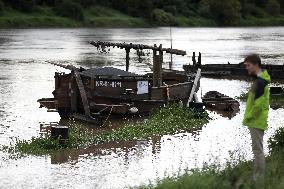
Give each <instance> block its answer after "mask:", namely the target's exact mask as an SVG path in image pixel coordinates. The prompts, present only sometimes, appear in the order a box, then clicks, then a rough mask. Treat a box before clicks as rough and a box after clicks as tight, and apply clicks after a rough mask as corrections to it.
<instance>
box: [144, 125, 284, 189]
mask: <svg viewBox="0 0 284 189" xmlns="http://www.w3.org/2000/svg"><path fill="white" fill-rule="evenodd" d="M269 148H270V155H269V156H268V157H266V175H265V179H264V187H261V186H259V184H257V183H254V182H252V174H253V173H252V167H253V165H252V162H251V161H249V162H244V161H240V162H239V163H236V162H235V163H233V164H230V163H228V164H227V166H226V168H225V169H220V166H218V165H215V166H210V167H205V168H203V169H201V170H192V171H187V172H186V173H185V174H183V175H180V176H178V177H175V178H165V179H163V180H160V181H158V183H157V184H154V185H149V186H141V187H140V188H141V189H154V188H155V189H191V188H192V189H231V188H232V189H234V188H236V189H259V188H266V189H282V188H284V128H280V129H278V130H277V131H276V133H275V135H274V136H272V137H271V138H270V139H269Z"/></svg>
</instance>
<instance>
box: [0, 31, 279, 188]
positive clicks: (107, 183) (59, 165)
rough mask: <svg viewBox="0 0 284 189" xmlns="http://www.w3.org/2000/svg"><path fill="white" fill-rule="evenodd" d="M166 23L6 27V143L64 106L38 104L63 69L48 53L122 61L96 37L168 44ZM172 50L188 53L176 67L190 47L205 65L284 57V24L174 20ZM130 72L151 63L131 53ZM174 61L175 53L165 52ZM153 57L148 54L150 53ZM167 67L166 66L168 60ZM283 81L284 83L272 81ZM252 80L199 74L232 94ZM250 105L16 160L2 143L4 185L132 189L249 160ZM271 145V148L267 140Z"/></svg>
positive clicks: (2, 63)
mask: <svg viewBox="0 0 284 189" xmlns="http://www.w3.org/2000/svg"><path fill="white" fill-rule="evenodd" d="M169 36H170V35H169V28H153V29H17V30H14V29H12V30H0V144H2V145H9V144H10V143H12V144H13V143H14V139H13V138H14V137H17V138H19V139H30V138H31V137H33V136H38V135H39V133H40V123H42V122H43V123H49V122H58V121H60V117H59V116H58V114H57V113H47V112H46V110H45V109H39V108H38V107H39V104H38V103H37V102H36V101H37V99H39V98H42V97H52V94H51V92H52V91H53V89H54V81H53V79H54V78H53V76H54V72H55V71H66V70H64V69H61V68H58V67H55V66H53V65H51V64H49V63H47V62H46V61H56V62H59V63H70V64H73V65H75V66H82V67H86V68H90V67H96V66H115V67H117V68H124V64H123V60H124V52H122V51H120V50H118V49H111V51H110V53H108V54H106V55H102V54H99V53H97V52H96V49H95V48H94V47H92V46H90V45H88V44H87V41H89V40H102V41H103V40H107V41H121V42H123V41H125V42H134V43H144V44H149V45H152V44H154V43H156V44H160V43H162V44H163V45H164V47H169V46H170V37H169ZM173 41H174V43H173V46H174V48H179V49H185V50H187V52H188V53H189V55H187V56H186V57H176V56H174V68H175V69H179V70H180V69H181V68H182V65H183V64H187V63H188V62H189V61H191V57H190V55H191V52H192V51H196V52H199V51H200V52H202V53H203V59H202V61H203V63H208V64H210V63H227V62H228V61H229V62H231V63H238V62H240V61H241V60H242V59H243V56H245V54H247V53H249V52H258V53H260V54H262V56H263V61H264V62H265V63H273V64H283V63H284V53H283V52H284V27H267V28H182V29H179V28H173ZM131 57H132V59H131V67H130V71H132V72H136V73H144V72H147V71H149V67H148V66H147V64H145V63H139V62H138V58H137V56H135V55H134V53H133V54H132V55H131ZM165 60H166V61H169V56H167V57H165ZM144 61H145V62H150V61H151V57H144ZM165 67H167V65H165ZM274 84H279V85H282V86H283V83H274ZM248 86H249V83H248V82H246V81H239V80H228V79H208V78H203V79H202V80H201V89H202V90H200V91H199V95H201V93H202V94H204V93H205V92H207V91H209V90H218V91H220V92H222V93H224V94H226V95H229V96H232V97H234V96H238V95H240V93H241V92H243V91H246V89H247V87H248ZM244 105H245V104H244V103H241V107H240V108H241V110H240V112H239V113H238V114H237V115H235V116H234V117H232V118H227V117H223V115H221V114H217V113H214V112H209V113H210V116H211V117H212V118H213V120H211V121H210V123H208V124H207V125H205V126H204V127H203V128H202V130H200V131H196V132H194V133H181V134H177V135H173V136H168V135H166V136H162V137H156V138H153V139H152V140H148V141H130V142H122V143H109V144H103V145H99V146H96V147H89V148H86V149H79V150H66V151H62V152H57V153H54V154H52V155H47V156H41V157H38V156H27V157H22V158H19V159H12V158H9V154H7V153H4V152H2V151H0V188H102V189H106V188H127V187H137V186H140V185H143V184H149V183H155V181H156V179H162V178H164V177H165V176H176V175H178V174H180V173H183V172H184V170H185V169H192V168H200V167H202V166H203V165H204V164H205V163H206V164H212V163H218V164H221V165H224V164H225V163H226V162H227V161H234V160H235V159H239V158H243V159H246V160H250V159H251V158H252V154H251V149H250V138H249V133H248V130H247V129H246V128H245V127H243V126H242V124H241V121H242V118H243V113H244ZM269 125H270V127H269V130H268V131H267V132H266V135H265V141H267V140H268V138H269V137H270V136H271V135H272V134H273V132H274V131H275V129H277V128H278V127H280V126H284V109H281V108H280V109H277V110H273V109H271V110H270V114H269ZM265 152H266V154H268V149H267V142H265Z"/></svg>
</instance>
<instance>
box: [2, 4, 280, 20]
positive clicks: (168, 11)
mask: <svg viewBox="0 0 284 189" xmlns="http://www.w3.org/2000/svg"><path fill="white" fill-rule="evenodd" d="M98 5H100V6H105V7H109V8H113V9H117V10H119V11H120V12H122V13H125V14H128V15H131V16H134V17H141V18H144V19H147V20H149V21H151V22H153V23H157V24H159V25H175V24H176V23H175V22H176V19H175V18H176V17H177V16H183V17H187V18H190V17H203V18H208V19H212V20H214V21H215V22H216V23H217V24H218V25H221V26H234V25H238V24H239V22H240V20H241V19H246V18H248V17H250V16H254V17H266V16H278V15H280V14H282V13H284V0H223V1H220V0H0V12H3V10H4V9H6V8H7V7H8V8H12V9H16V10H19V11H23V12H27V13H29V12H33V11H35V9H36V7H37V6H49V7H52V8H53V10H54V11H55V12H56V14H58V15H60V16H64V17H69V18H72V19H75V20H84V10H85V9H88V8H89V7H91V6H98Z"/></svg>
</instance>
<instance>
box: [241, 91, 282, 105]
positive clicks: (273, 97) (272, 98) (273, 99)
mask: <svg viewBox="0 0 284 189" xmlns="http://www.w3.org/2000/svg"><path fill="white" fill-rule="evenodd" d="M247 97H248V92H242V93H241V94H240V96H237V97H236V98H237V99H239V100H242V101H246V100H247ZM281 101H284V92H282V94H280V95H270V103H276V102H281Z"/></svg>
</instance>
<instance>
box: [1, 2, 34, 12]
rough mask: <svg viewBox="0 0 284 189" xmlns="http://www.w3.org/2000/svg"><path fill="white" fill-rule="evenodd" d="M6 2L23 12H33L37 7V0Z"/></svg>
mask: <svg viewBox="0 0 284 189" xmlns="http://www.w3.org/2000/svg"><path fill="white" fill-rule="evenodd" d="M5 3H7V4H8V5H10V6H11V7H13V8H14V9H17V10H19V11H23V12H32V11H33V10H34V9H35V7H36V2H35V0H10V1H8V0H6V1H5Z"/></svg>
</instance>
